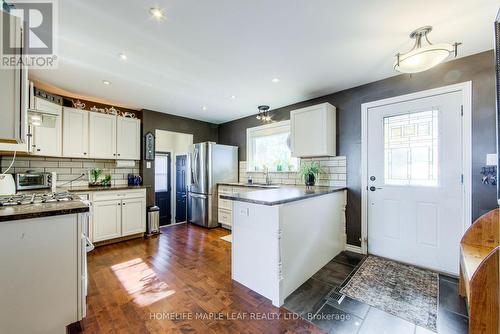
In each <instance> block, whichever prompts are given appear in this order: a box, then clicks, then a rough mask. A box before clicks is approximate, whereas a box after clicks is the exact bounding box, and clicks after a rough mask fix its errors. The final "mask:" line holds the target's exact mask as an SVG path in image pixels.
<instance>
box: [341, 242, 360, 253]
mask: <svg viewBox="0 0 500 334" xmlns="http://www.w3.org/2000/svg"><path fill="white" fill-rule="evenodd" d="M345 250H346V251H349V252H354V253H358V254H363V251H362V250H361V247H360V246H354V245H349V244H346V245H345Z"/></svg>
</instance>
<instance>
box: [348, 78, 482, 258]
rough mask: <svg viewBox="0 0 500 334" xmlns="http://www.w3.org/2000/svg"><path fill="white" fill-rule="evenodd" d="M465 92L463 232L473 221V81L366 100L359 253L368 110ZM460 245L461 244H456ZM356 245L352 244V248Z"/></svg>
mask: <svg viewBox="0 0 500 334" xmlns="http://www.w3.org/2000/svg"><path fill="white" fill-rule="evenodd" d="M452 92H461V93H462V106H463V108H462V109H463V115H462V116H463V117H462V139H463V142H462V156H463V161H462V170H463V175H464V179H463V187H464V192H463V203H464V221H463V222H462V228H463V231H465V230H466V229H467V228H468V227H469V226H470V225H471V223H472V81H466V82H462V83H458V84H454V85H449V86H443V87H439V88H434V89H429V90H424V91H420V92H416V93H411V94H405V95H400V96H396V97H392V98H387V99H383V100H378V101H373V102H368V103H363V104H362V105H361V240H360V241H361V248H360V252H361V253H363V254H367V253H368V112H369V110H370V109H371V108H375V107H381V106H385V105H390V104H394V103H401V102H405V101H411V100H418V99H421V98H425V97H429V96H435V95H441V94H447V93H452ZM457 247H458V245H457ZM350 248H351V249H352V248H353V247H352V246H351V247H350Z"/></svg>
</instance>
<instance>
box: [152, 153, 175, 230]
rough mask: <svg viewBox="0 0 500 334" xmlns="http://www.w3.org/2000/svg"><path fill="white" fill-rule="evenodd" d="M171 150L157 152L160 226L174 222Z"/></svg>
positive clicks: (156, 167) (157, 196) (156, 181)
mask: <svg viewBox="0 0 500 334" xmlns="http://www.w3.org/2000/svg"><path fill="white" fill-rule="evenodd" d="M171 161H172V156H171V154H170V152H156V156H155V197H156V206H158V207H159V208H160V226H165V225H170V224H171V223H172V205H171V203H172V186H171V180H172V177H171V176H172V175H171V167H170V166H171Z"/></svg>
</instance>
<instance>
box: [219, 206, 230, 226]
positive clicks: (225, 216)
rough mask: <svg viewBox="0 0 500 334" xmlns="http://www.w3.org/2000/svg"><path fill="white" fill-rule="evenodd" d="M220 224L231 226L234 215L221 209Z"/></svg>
mask: <svg viewBox="0 0 500 334" xmlns="http://www.w3.org/2000/svg"><path fill="white" fill-rule="evenodd" d="M219 223H221V224H224V225H229V226H231V225H232V223H233V215H232V213H231V211H228V210H224V209H219Z"/></svg>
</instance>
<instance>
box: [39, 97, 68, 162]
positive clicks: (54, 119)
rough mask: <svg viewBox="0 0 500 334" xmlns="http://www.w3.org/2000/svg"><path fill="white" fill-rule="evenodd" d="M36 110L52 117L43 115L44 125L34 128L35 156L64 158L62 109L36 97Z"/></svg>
mask: <svg viewBox="0 0 500 334" xmlns="http://www.w3.org/2000/svg"><path fill="white" fill-rule="evenodd" d="M35 109H36V110H41V111H44V112H46V113H47V114H50V115H46V114H44V115H42V116H41V117H42V118H43V121H42V124H41V125H39V126H32V127H31V128H32V131H31V133H32V135H33V138H32V140H33V147H32V151H33V155H43V156H54V157H61V156H62V121H61V114H62V107H61V106H60V105H58V104H55V103H52V102H49V101H46V100H44V99H41V98H38V97H35Z"/></svg>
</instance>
